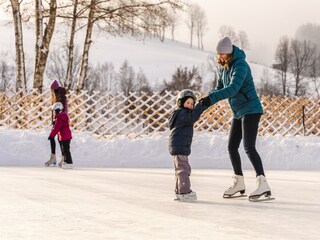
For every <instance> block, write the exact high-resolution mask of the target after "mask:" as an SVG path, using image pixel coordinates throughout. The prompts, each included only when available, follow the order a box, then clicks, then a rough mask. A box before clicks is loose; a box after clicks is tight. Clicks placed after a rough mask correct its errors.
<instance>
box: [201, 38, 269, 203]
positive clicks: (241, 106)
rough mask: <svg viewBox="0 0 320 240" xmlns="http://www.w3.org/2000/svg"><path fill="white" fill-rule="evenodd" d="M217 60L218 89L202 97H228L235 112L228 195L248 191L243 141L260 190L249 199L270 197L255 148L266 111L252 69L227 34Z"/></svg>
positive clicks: (210, 100)
mask: <svg viewBox="0 0 320 240" xmlns="http://www.w3.org/2000/svg"><path fill="white" fill-rule="evenodd" d="M217 54H218V63H219V65H220V66H221V69H220V74H219V80H218V83H217V88H216V90H215V91H213V92H212V93H210V94H209V95H208V96H207V97H205V98H203V99H201V100H200V102H202V103H203V104H204V105H206V106H208V107H209V106H211V105H212V104H215V103H217V102H219V101H220V100H223V99H228V101H229V105H230V107H231V110H232V112H233V119H232V123H231V130H230V134H229V142H228V151H229V156H230V159H231V163H232V166H233V170H234V176H233V178H234V181H233V185H232V186H231V187H230V188H229V189H227V190H226V191H225V192H224V195H223V196H224V197H225V198H230V197H235V196H234V195H235V194H236V193H238V192H240V194H241V195H242V194H243V193H244V192H245V184H244V178H243V173H242V167H241V159H240V155H239V145H240V142H241V140H242V139H243V142H244V149H245V152H246V154H247V156H248V157H249V159H250V161H251V163H252V165H253V167H254V169H255V171H256V176H257V185H258V186H257V189H256V190H255V191H254V192H253V193H251V194H250V196H249V200H253V199H258V198H260V197H261V196H263V195H264V196H266V197H269V196H271V190H270V187H269V186H268V183H267V181H266V178H265V174H264V170H263V165H262V161H261V158H260V156H259V154H258V152H257V150H256V147H255V144H256V138H257V133H258V125H259V121H260V118H261V115H262V114H263V110H262V105H261V102H260V100H259V98H258V96H257V93H256V89H255V86H254V83H253V78H252V74H251V69H250V67H249V65H248V63H247V62H246V60H245V58H246V55H245V53H244V51H242V50H241V49H239V48H238V47H236V46H234V45H232V43H231V40H230V39H229V38H228V37H224V38H222V39H220V41H219V42H218V45H217Z"/></svg>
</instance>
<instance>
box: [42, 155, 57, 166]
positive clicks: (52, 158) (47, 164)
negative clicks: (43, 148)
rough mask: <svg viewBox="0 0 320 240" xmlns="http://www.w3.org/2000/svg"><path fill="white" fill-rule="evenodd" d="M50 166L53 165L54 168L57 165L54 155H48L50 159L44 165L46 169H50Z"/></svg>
mask: <svg viewBox="0 0 320 240" xmlns="http://www.w3.org/2000/svg"><path fill="white" fill-rule="evenodd" d="M51 164H52V165H54V166H56V164H57V159H56V155H54V154H52V153H51V155H50V159H49V160H48V161H46V162H45V164H44V165H45V166H46V167H50V165H51Z"/></svg>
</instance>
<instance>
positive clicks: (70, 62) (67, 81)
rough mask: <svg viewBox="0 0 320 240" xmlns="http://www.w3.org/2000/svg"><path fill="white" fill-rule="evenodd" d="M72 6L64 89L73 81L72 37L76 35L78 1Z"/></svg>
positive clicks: (69, 87)
mask: <svg viewBox="0 0 320 240" xmlns="http://www.w3.org/2000/svg"><path fill="white" fill-rule="evenodd" d="M73 4H74V8H73V16H72V24H71V32H70V40H69V46H68V67H67V72H66V79H65V87H66V88H67V89H71V83H72V80H73V79H72V77H73V76H72V72H73V61H74V35H75V33H76V23H77V7H78V0H74V3H73Z"/></svg>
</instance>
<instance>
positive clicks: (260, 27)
mask: <svg viewBox="0 0 320 240" xmlns="http://www.w3.org/2000/svg"><path fill="white" fill-rule="evenodd" d="M191 2H194V3H198V4H199V5H200V6H201V7H202V8H203V9H205V10H206V13H207V17H208V22H209V24H208V27H209V30H208V32H207V34H206V35H205V37H204V45H205V48H206V49H215V45H216V43H217V41H218V30H219V27H220V26H221V25H230V26H232V27H233V28H234V29H235V30H236V31H237V32H238V31H239V30H243V31H245V32H246V33H247V35H248V37H249V41H250V43H251V51H252V53H253V52H255V54H254V55H256V52H257V51H260V50H261V52H262V54H261V55H260V56H259V57H258V58H259V60H260V61H263V58H265V59H266V62H270V61H271V59H272V58H273V55H274V50H275V48H276V45H277V43H278V41H279V39H280V37H281V36H284V35H287V36H289V37H294V34H295V31H296V30H297V28H298V27H299V26H300V25H302V24H305V23H308V22H310V23H317V24H320V0H192V1H191ZM187 41H189V40H187ZM252 53H251V54H252ZM249 54H250V53H249Z"/></svg>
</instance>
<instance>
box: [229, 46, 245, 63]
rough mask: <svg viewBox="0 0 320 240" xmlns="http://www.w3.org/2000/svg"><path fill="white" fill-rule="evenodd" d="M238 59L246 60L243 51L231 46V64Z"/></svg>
mask: <svg viewBox="0 0 320 240" xmlns="http://www.w3.org/2000/svg"><path fill="white" fill-rule="evenodd" d="M240 58H242V59H246V54H245V53H244V51H243V50H241V49H240V48H238V47H237V46H234V45H233V52H232V62H233V61H235V60H237V59H240Z"/></svg>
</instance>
